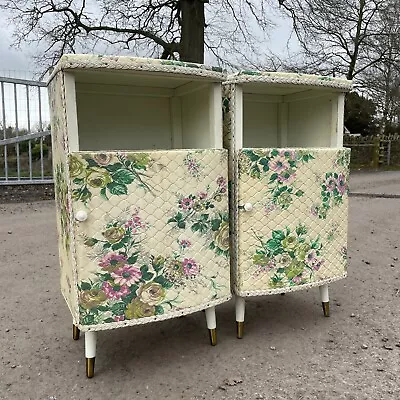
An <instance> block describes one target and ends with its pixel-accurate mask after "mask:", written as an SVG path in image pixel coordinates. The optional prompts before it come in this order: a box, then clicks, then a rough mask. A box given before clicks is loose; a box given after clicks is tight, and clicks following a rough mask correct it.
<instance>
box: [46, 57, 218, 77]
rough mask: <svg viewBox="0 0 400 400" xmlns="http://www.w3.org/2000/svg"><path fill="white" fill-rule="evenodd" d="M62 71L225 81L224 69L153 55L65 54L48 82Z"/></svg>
mask: <svg viewBox="0 0 400 400" xmlns="http://www.w3.org/2000/svg"><path fill="white" fill-rule="evenodd" d="M59 71H68V72H72V73H76V72H79V71H85V72H86V74H89V73H90V72H91V71H103V72H106V73H110V72H114V74H117V73H122V72H123V73H125V74H127V73H128V74H132V75H133V74H135V73H136V74H151V75H158V76H160V75H163V76H168V75H170V76H176V77H182V78H189V79H190V78H191V79H200V80H205V81H216V82H222V81H224V80H225V79H226V73H225V71H224V70H223V69H222V68H219V67H209V66H205V65H203V64H196V63H190V62H182V61H171V60H160V59H153V58H138V57H126V56H103V55H93V54H65V55H63V56H62V57H61V58H60V60H59V62H58V63H57V65H56V66H55V68H54V70H53V71H52V73H51V75H50V78H49V82H50V81H51V80H52V79H53V77H54V76H55V75H56V74H57V73H58V72H59Z"/></svg>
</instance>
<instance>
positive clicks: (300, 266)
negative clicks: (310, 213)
mask: <svg viewBox="0 0 400 400" xmlns="http://www.w3.org/2000/svg"><path fill="white" fill-rule="evenodd" d="M307 233H308V229H307V227H306V226H305V225H302V224H300V225H298V226H297V227H296V229H295V230H294V232H292V231H291V229H290V228H289V227H286V228H285V229H282V230H279V229H278V230H274V231H272V233H271V236H270V237H268V238H261V237H259V236H257V234H256V233H254V236H255V238H256V239H257V241H258V242H259V243H260V246H259V247H258V248H257V249H256V251H255V253H254V254H253V256H252V265H253V268H254V274H255V275H256V276H259V275H260V274H264V273H267V274H268V276H269V287H270V288H271V289H277V288H283V287H290V286H297V285H303V284H306V283H310V282H313V281H314V280H315V273H316V272H317V271H318V270H319V269H320V268H321V267H322V265H323V264H324V262H325V259H324V258H323V251H322V250H323V245H322V243H321V242H320V238H319V237H317V238H314V239H310V238H309V237H307Z"/></svg>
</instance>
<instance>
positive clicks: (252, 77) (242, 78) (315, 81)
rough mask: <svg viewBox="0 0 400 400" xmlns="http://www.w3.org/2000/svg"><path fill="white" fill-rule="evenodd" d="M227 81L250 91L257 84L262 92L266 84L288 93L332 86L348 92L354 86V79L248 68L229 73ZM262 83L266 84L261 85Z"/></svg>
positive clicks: (336, 89) (331, 87)
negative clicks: (250, 69)
mask: <svg viewBox="0 0 400 400" xmlns="http://www.w3.org/2000/svg"><path fill="white" fill-rule="evenodd" d="M226 83H236V84H242V85H243V87H244V88H245V89H250V91H252V90H251V89H253V87H256V86H257V87H258V91H259V92H260V93H262V92H263V91H265V87H266V86H269V87H272V86H275V87H279V89H280V90H282V91H285V92H287V93H293V92H296V91H301V88H303V89H307V88H310V87H320V88H330V89H335V91H340V92H348V91H349V90H351V87H352V81H349V80H347V79H342V78H333V77H330V76H320V75H306V74H296V73H286V72H268V71H248V70H243V71H240V72H237V73H235V74H232V75H229V76H228V78H227V81H226ZM262 83H263V84H264V85H261V84H262ZM263 87H264V88H263ZM296 88H297V89H296ZM246 91H247V90H246Z"/></svg>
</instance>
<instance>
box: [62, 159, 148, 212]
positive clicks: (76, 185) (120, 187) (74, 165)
mask: <svg viewBox="0 0 400 400" xmlns="http://www.w3.org/2000/svg"><path fill="white" fill-rule="evenodd" d="M151 165H152V159H151V157H150V156H149V154H147V153H136V154H129V155H126V154H124V153H94V154H90V153H80V154H79V155H78V154H70V155H69V173H70V176H71V178H74V179H73V181H72V183H73V185H72V198H73V199H74V200H78V201H82V202H83V203H85V204H87V203H88V201H90V199H91V198H92V196H93V190H100V195H101V196H102V197H103V198H104V199H105V200H108V196H109V195H116V196H120V195H126V194H128V186H129V185H130V184H132V183H133V182H135V183H136V185H137V186H139V187H141V188H143V189H144V190H145V191H149V192H152V190H151V188H150V186H149V185H148V184H147V183H146V182H145V181H144V178H145V177H146V174H145V172H146V171H148V169H149V167H150V166H151Z"/></svg>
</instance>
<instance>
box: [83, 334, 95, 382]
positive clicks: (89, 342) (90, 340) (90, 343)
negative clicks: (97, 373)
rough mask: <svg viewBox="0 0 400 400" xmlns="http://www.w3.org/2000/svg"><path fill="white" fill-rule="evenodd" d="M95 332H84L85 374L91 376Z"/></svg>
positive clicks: (92, 372)
mask: <svg viewBox="0 0 400 400" xmlns="http://www.w3.org/2000/svg"><path fill="white" fill-rule="evenodd" d="M96 340H97V333H96V332H85V357H86V376H87V377H88V378H93V375H94V361H95V357H96Z"/></svg>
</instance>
